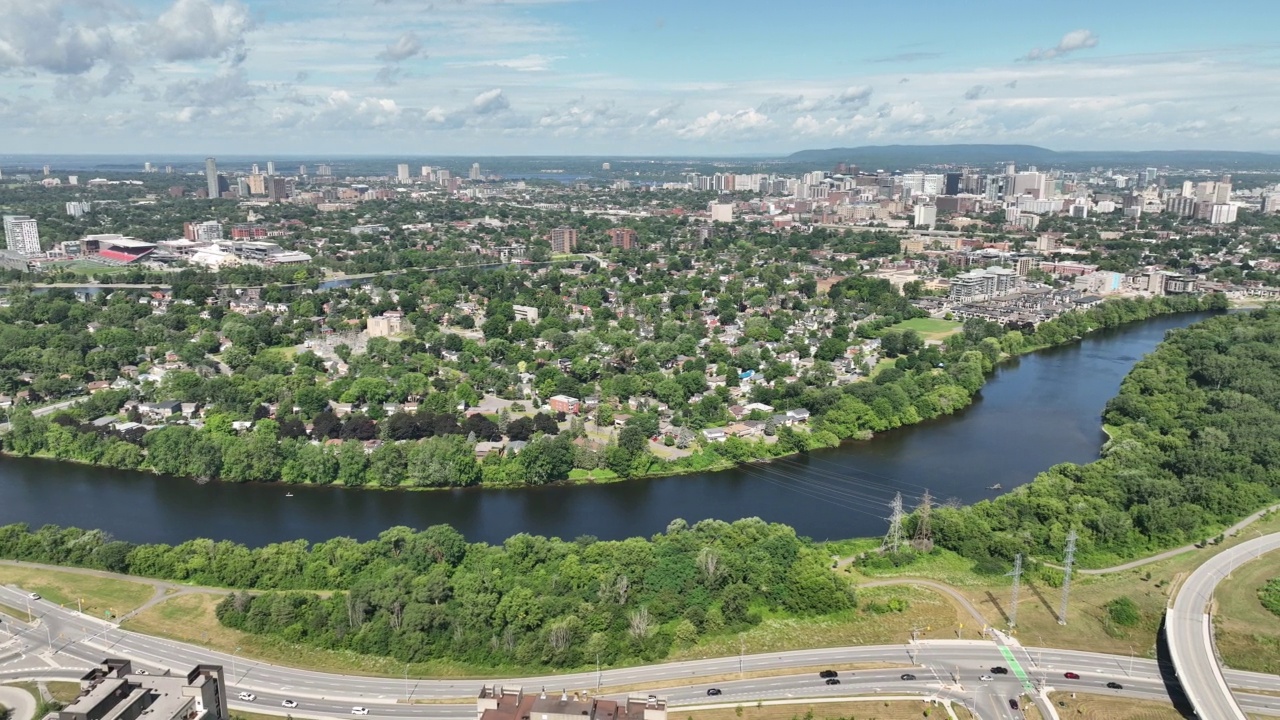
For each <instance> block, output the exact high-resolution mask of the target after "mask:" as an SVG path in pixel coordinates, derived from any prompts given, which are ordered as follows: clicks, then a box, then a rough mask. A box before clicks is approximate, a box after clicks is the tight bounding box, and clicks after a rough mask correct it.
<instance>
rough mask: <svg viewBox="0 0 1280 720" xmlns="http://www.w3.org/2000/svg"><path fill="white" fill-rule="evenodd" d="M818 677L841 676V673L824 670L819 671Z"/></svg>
mask: <svg viewBox="0 0 1280 720" xmlns="http://www.w3.org/2000/svg"><path fill="white" fill-rule="evenodd" d="M818 677H820V678H833V677H840V673H838V672H836V671H835V670H823V671H822V672H820V673H818Z"/></svg>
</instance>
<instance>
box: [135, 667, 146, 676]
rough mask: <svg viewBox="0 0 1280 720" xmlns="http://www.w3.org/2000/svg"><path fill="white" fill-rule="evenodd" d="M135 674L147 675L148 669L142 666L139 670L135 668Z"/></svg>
mask: <svg viewBox="0 0 1280 720" xmlns="http://www.w3.org/2000/svg"><path fill="white" fill-rule="evenodd" d="M133 674H134V675H146V674H147V671H146V670H143V669H142V668H138V669H137V670H134V671H133Z"/></svg>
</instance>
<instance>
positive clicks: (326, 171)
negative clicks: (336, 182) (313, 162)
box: [316, 163, 333, 177]
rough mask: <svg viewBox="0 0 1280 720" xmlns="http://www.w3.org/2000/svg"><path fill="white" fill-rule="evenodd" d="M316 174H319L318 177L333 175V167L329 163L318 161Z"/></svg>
mask: <svg viewBox="0 0 1280 720" xmlns="http://www.w3.org/2000/svg"><path fill="white" fill-rule="evenodd" d="M316 175H319V176H320V177H333V168H332V167H331V166H329V165H325V164H324V163H320V164H319V165H317V166H316Z"/></svg>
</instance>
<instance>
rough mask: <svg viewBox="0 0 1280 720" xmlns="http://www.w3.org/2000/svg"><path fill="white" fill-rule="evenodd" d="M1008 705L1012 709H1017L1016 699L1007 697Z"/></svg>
mask: <svg viewBox="0 0 1280 720" xmlns="http://www.w3.org/2000/svg"><path fill="white" fill-rule="evenodd" d="M1009 707H1011V708H1013V709H1014V710H1017V709H1018V700H1017V698H1009Z"/></svg>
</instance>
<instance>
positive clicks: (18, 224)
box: [4, 215, 40, 256]
mask: <svg viewBox="0 0 1280 720" xmlns="http://www.w3.org/2000/svg"><path fill="white" fill-rule="evenodd" d="M4 242H5V247H7V248H9V249H10V250H14V251H16V252H19V253H22V254H23V255H27V256H31V255H39V254H40V229H39V228H38V227H36V221H35V218H31V217H27V216H26V215H5V216H4Z"/></svg>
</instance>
